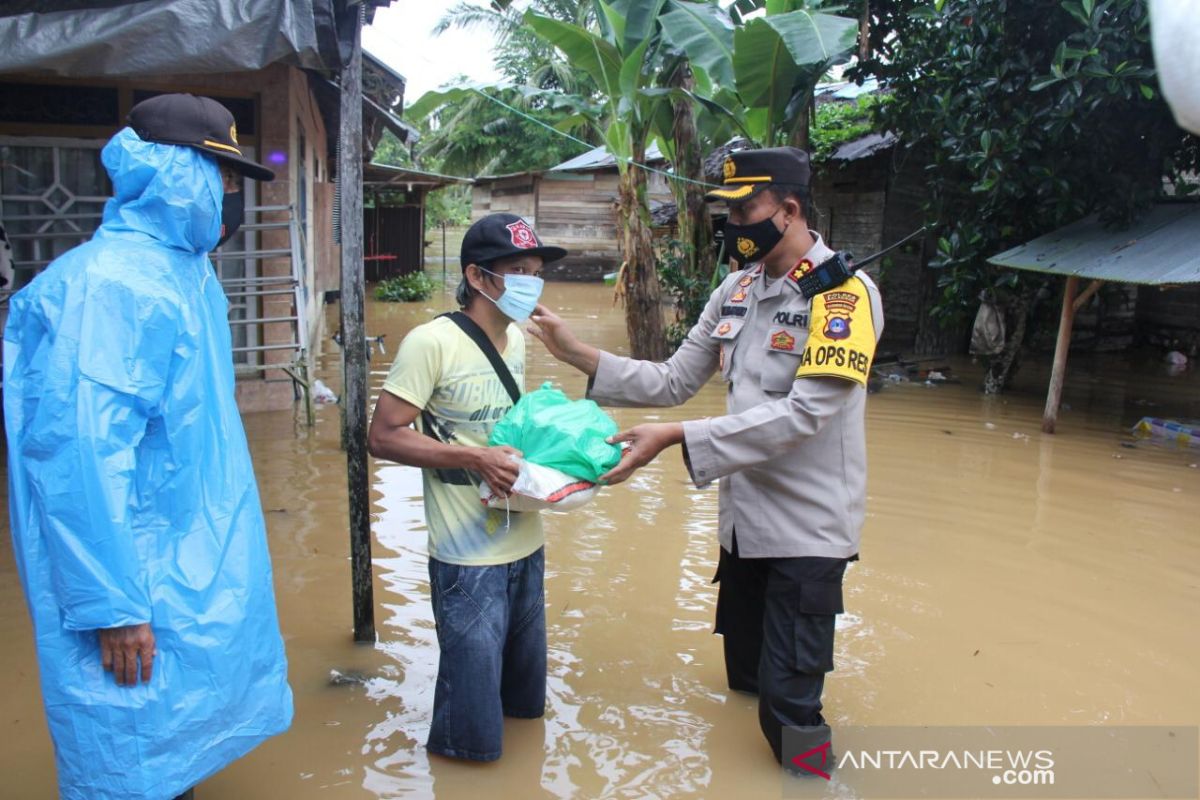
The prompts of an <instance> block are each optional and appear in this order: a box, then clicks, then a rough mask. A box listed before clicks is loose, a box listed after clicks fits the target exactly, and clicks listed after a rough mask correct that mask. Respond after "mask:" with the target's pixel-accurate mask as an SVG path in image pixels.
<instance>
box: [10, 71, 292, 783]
mask: <svg viewBox="0 0 1200 800" xmlns="http://www.w3.org/2000/svg"><path fill="white" fill-rule="evenodd" d="M129 123H130V127H128V128H125V129H124V130H122V131H121V132H120V133H118V134H117V135H116V136H114V137H113V138H112V140H111V141H110V142H109V143H108V144H107V145H106V146H105V148H104V150H103V152H102V156H101V157H102V160H103V162H104V166H105V168H106V169H107V170H108V174H109V176H110V177H111V178H112V183H113V194H114V196H113V198H112V199H111V200H109V201H108V204H107V206H106V207H105V209H104V220H103V223H102V224H101V226H100V228H99V230H98V231H97V232H96V234H95V236H94V237H93V238H92V240H91V241H89V242H87V243H85V244H83V245H80V246H79V247H77V248H75V249H74V250H71V251H70V252H68V253H66V254H65V255H63V256H62V257H60V258H59V259H57V260H56V261H54V262H53V263H52V264H51V265H50V266H49V267H48V268H47V269H46V270H45V272H43V273H42V274H41V275H39V276H38V277H37V278H35V279H34V280H33V282H32V283H30V284H29V286H27V287H26V288H25V289H23V290H22V291H21V292H19V293H18V294H16V295H14V296H13V298H12V300H11V311H10V314H9V318H8V325H7V327H6V328H5V331H4V415H5V426H6V428H7V432H8V459H9V498H10V499H9V504H10V512H11V518H12V534H13V543H14V548H15V552H16V560H17V567H18V569H19V572H20V576H21V581H22V583H23V585H24V589H25V594H26V598H27V601H28V603H29V610H30V614H31V616H32V617H33V626H34V632H35V635H36V639H37V652H38V660H39V663H40V669H41V685H42V695H43V699H44V701H45V705H46V715H47V717H48V721H49V726H50V732H51V735H52V737H53V739H54V746H55V755H56V761H57V766H58V779H59V787H60V792H61V795H62V797H63V798H68V800H85V799H86V800H107V799H108V798H121V799H122V800H127V798H149V799H150V800H170V798H173V797H176V796H177V795H181V794H183V793H184V792H187V791H189V787H191V786H194V785H195V784H197V783H199V782H200V781H202V780H204V779H205V778H206V777H208V776H210V775H212V774H213V773H215V772H217V771H218V770H220V769H221V768H223V767H224V766H225V765H227V764H229V763H230V762H231V761H233V760H234V759H236V758H238V757H240V756H242V755H244V754H245V753H247V752H248V751H250V750H251V749H252V748H254V747H255V746H256V745H258V744H259V743H260V742H262V741H263V740H264V739H266V738H267V737H269V736H273V735H275V734H277V733H280V732H282V731H284V730H286V729H287V727H288V725H289V724H290V723H291V717H292V693H291V689H290V688H289V687H288V684H287V662H286V660H285V658H284V652H283V641H282V639H281V637H280V634H279V624H278V621H277V618H276V613H275V599H274V592H273V588H272V582H271V564H270V558H269V554H268V552H267V541H266V529H265V525H264V523H263V515H262V508H261V505H260V502H259V497H258V489H257V486H256V485H255V480H254V472H253V469H252V466H251V463H250V454H249V450H248V448H247V445H246V437H245V432H244V430H243V428H242V422H241V418H240V417H239V415H238V410H237V406H236V404H235V402H234V376H233V361H232V346H231V340H230V331H229V323H228V321H227V310H228V304H227V301H226V299H225V295H224V292H223V291H222V289H221V285H220V283H218V281H217V277H216V275H215V274H214V273H213V269H212V266H211V264H210V263H209V260H208V252H209V251H210V250H212V249H213V248H214V247H216V246H217V244H218V243H219V242H220V241H223V240H224V239H225V238H228V237H229V236H230V235H232V233H233V231H234V230H235V229H236V226H237V224H238V223H239V222H240V220H241V218H242V216H243V210H242V201H241V198H242V195H241V193H240V191H239V185H240V177H241V176H247V177H251V178H255V179H260V180H263V179H265V180H270V179H271V178H273V177H274V176H273V174H272V173H271V172H270V171H269V170H267V169H265V168H264V167H261V166H259V165H257V164H255V163H253V162H252V161H249V160H248V159H246V158H244V157H243V156H242V154H241V150H240V148H239V146H238V144H237V131H236V128H235V127H234V121H233V117H232V115H231V114H230V113H229V112H228V111H227V110H226V109H225V108H224V107H223V106H221V105H220V104H219V103H217V102H215V101H213V100H210V99H208V98H203V97H193V96H191V95H178V94H176V95H161V96H158V97H155V98H152V99H150V100H146V101H144V102H143V103H140V104H139V105H137V106H136V107H134V109H133V110H132V111H131V112H130V115H129Z"/></svg>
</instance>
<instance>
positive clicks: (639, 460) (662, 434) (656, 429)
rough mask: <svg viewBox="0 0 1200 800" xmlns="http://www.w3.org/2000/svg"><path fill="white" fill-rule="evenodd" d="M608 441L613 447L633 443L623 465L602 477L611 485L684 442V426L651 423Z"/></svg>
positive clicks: (603, 482) (624, 456) (623, 455)
mask: <svg viewBox="0 0 1200 800" xmlns="http://www.w3.org/2000/svg"><path fill="white" fill-rule="evenodd" d="M608 441H609V443H610V444H620V443H621V442H629V447H627V448H626V449H625V452H624V453H622V454H621V463H619V464H617V466H615V467H613V468H612V469H611V470H609V471H608V472H606V473H604V474H603V475H601V476H600V483H602V484H606V485H611V484H614V483H620V482H621V481H623V480H625V479H626V478H628V477H629V476H630V475H632V474H633V473H634V472H636V471H637V470H639V469H641V468H642V467H644V466H646V465H647V464H649V463H650V462H651V461H653V460H654V457H655V456H657V455H658V454H659V453H661V452H662V451H663V450H664V449H666V448H668V447H670V446H671V445H673V444H680V443H681V442H683V423H681V422H648V423H646V424H644V425H637V426H635V427H632V428H630V429H629V430H627V431H622V432H621V433H618V434H617V435H616V436H610V437H609V439H608Z"/></svg>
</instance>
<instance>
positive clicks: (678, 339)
mask: <svg viewBox="0 0 1200 800" xmlns="http://www.w3.org/2000/svg"><path fill="white" fill-rule="evenodd" d="M654 260H655V262H656V263H657V265H658V278H659V280H660V281H661V282H662V287H663V290H664V291H665V292H666V293H667V295H668V296H669V297H670V298H671V299H672V300H673V301H674V303H675V320H674V321H673V322H672V323H671V324H669V325H667V331H666V333H667V344H668V346H669V348H670V349H671V350H675V349H676V348H678V347H679V345H681V344H683V340H684V339H685V338H686V337H687V334H688V331H690V330H691V329H692V326H693V325H695V324H696V323H697V322H698V321H699V320H700V314H701V312H703V311H704V306H705V304H706V303H707V302H708V298H709V296H710V295H711V294H712V291H713V283H714V282H715V281H714V279H713V276H711V275H698V276H697V275H693V274H692V273H691V271H690V270H689V269H688V260H687V255H686V247H685V245H684V243H683V242H681V241H679V240H678V239H660V240H658V241H657V242H655V246H654Z"/></svg>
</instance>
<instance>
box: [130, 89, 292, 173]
mask: <svg viewBox="0 0 1200 800" xmlns="http://www.w3.org/2000/svg"><path fill="white" fill-rule="evenodd" d="M126 120H127V121H128V122H129V127H131V128H133V132H134V133H136V134H137V135H138V136H139V137H140V138H141V139H142V140H144V141H147V142H158V143H159V144H179V145H185V146H187V147H194V148H196V149H197V150H203V151H204V152H205V153H208V154H209V155H210V156H214V157H215V158H216V159H217V160H219V161H223V162H225V163H226V164H228V165H229V166H231V167H233V168H234V169H236V170H237V171H238V172H240V173H242V174H243V175H245V176H246V177H248V178H253V179H254V180H256V181H273V180H275V173H274V172H272V171H271V170H269V169H267V168H266V167H264V166H263V165H262V164H256V163H255V162H253V161H251V160H250V159H248V158H246V157H245V156H244V155H242V148H241V146H240V145H239V144H238V140H237V124H236V123H235V122H234V121H233V114H231V113H229V109H227V108H225V106H223V105H221V104H220V103H218V102H217V101H216V100H213V99H212V98H209V97H197V96H196V95H191V94H160V95H156V96H154V97H151V98H149V99H147V100H143V101H142V102H140V103H138V104H137V105H136V106H134V107H133V109H132V110H130V112H129V116H128V117H126Z"/></svg>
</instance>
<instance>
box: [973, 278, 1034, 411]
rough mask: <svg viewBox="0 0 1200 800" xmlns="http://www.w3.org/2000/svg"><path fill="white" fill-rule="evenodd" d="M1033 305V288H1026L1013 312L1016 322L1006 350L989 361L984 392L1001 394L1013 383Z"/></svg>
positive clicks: (984, 381)
mask: <svg viewBox="0 0 1200 800" xmlns="http://www.w3.org/2000/svg"><path fill="white" fill-rule="evenodd" d="M1031 306H1033V290H1032V289H1030V288H1025V289H1023V290H1022V291H1021V294H1020V295H1019V296H1018V298H1017V307H1016V309H1015V310H1014V312H1013V315H1014V322H1013V326H1012V335H1011V336H1009V337H1008V341H1007V342H1005V343H1004V350H1003V351H1001V353H1000V355H998V356H996V357H995V358H994V359H992V360H991V361H990V362H989V363H988V368H987V372H986V373H984V376H983V393H984V394H1001V393H1002V392H1003V391H1004V390H1005V389H1007V388H1008V387H1009V384H1011V383H1012V379H1013V376H1014V375H1016V374H1017V364H1018V362H1019V361H1020V358H1019V357H1020V354H1021V346H1022V345H1023V344H1024V343H1025V327H1026V323H1027V322H1028V321H1029V309H1030V307H1031Z"/></svg>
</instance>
